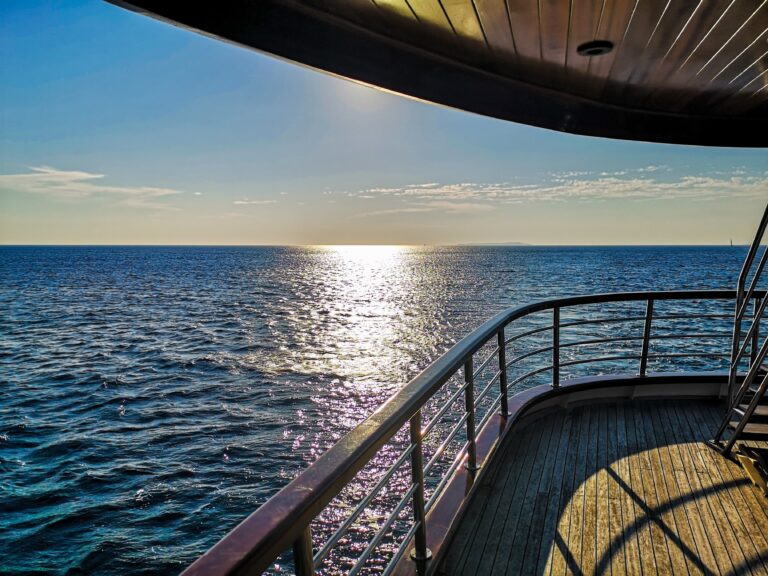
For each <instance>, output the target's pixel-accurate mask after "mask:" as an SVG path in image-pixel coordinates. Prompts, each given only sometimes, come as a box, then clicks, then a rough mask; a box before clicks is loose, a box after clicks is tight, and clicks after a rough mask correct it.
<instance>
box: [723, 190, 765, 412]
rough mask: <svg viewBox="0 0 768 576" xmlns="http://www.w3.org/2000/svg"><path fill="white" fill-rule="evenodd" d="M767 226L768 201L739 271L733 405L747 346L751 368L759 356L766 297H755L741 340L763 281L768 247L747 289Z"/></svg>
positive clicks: (731, 389)
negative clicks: (750, 304)
mask: <svg viewBox="0 0 768 576" xmlns="http://www.w3.org/2000/svg"><path fill="white" fill-rule="evenodd" d="M766 227H768V205H767V206H766V207H765V211H764V212H763V217H762V219H761V220H760V223H759V224H758V227H757V232H756V234H755V239H754V240H753V241H752V245H751V246H750V247H749V252H748V253H747V256H746V258H745V259H744V264H743V266H742V267H741V272H740V273H739V279H738V282H737V284H736V310H735V312H734V318H733V339H732V342H731V366H730V369H729V371H728V399H729V404H730V406H731V407H733V406H734V405H735V404H736V402H737V400H736V396H737V395H738V389H739V385H738V384H737V374H738V372H739V364H740V363H741V361H742V359H744V358H745V354H746V353H747V350H749V351H750V355H749V357H748V358H747V360H748V362H749V366H748V369H749V368H752V367H753V365H754V364H755V362H756V360H757V356H758V349H759V338H760V319H761V318H762V316H763V312H764V311H765V305H766V299H760V298H756V299H754V308H753V314H752V318H751V322H750V325H749V328H748V329H747V333H746V336H745V337H744V339H743V341H742V334H743V330H742V323H743V322H744V318H745V316H746V314H747V312H748V311H749V303H750V301H751V300H752V299H753V296H754V294H755V291H756V290H757V285H758V283H759V282H760V279H761V277H762V274H763V271H764V270H765V265H766V262H767V261H768V249H763V254H762V256H761V257H760V260H759V262H758V264H757V269H756V270H755V271H754V274H753V275H752V281H751V282H750V283H749V288H748V289H747V290H746V291H745V288H746V284H747V278H748V277H749V273H750V272H751V271H752V266H753V265H754V263H755V258H757V254H758V252H759V250H760V244H761V243H762V241H763V236H764V235H765V230H766Z"/></svg>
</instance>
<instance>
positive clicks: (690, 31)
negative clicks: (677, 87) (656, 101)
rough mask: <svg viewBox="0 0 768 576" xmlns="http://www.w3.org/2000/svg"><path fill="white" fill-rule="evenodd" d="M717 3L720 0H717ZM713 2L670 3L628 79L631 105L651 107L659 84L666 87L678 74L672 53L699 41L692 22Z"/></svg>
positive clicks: (627, 101)
mask: <svg viewBox="0 0 768 576" xmlns="http://www.w3.org/2000/svg"><path fill="white" fill-rule="evenodd" d="M714 2H715V3H716V2H717V0H714ZM712 4H713V1H711V0H710V1H708V0H697V1H694V2H682V3H673V2H669V3H668V4H667V5H666V6H665V8H664V11H663V12H662V14H661V15H660V17H659V20H658V21H657V23H656V26H655V27H654V29H653V31H652V32H651V36H650V37H649V38H648V40H647V41H646V44H645V48H644V57H643V58H642V59H640V60H638V61H637V62H636V64H635V69H634V70H633V71H632V73H631V74H630V75H629V77H628V78H627V86H626V89H625V91H624V97H623V99H622V101H623V102H625V103H627V104H628V105H630V106H639V107H642V106H648V102H649V99H650V98H651V96H652V94H653V92H654V91H655V89H656V87H657V86H666V84H667V79H668V78H669V77H670V75H673V74H674V69H675V63H674V60H672V59H671V58H670V57H669V56H670V55H671V54H672V53H673V52H675V51H678V53H679V51H680V50H681V49H682V50H683V51H684V50H685V49H686V46H688V45H690V44H695V42H696V41H695V37H696V29H695V28H694V27H693V26H691V24H692V23H693V22H694V20H695V19H696V17H697V15H699V16H701V15H704V16H705V17H706V14H707V9H708V8H709V9H710V10H709V11H710V12H711V5H712Z"/></svg>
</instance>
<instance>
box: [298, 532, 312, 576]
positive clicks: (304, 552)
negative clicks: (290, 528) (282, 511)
mask: <svg viewBox="0 0 768 576" xmlns="http://www.w3.org/2000/svg"><path fill="white" fill-rule="evenodd" d="M293 562H294V564H295V565H296V576H314V574H315V566H314V562H313V560H312V528H310V526H309V525H307V527H306V528H305V529H304V532H302V533H301V536H299V537H298V539H296V540H295V541H294V542H293Z"/></svg>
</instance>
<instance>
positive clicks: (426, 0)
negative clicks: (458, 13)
mask: <svg viewBox="0 0 768 576" xmlns="http://www.w3.org/2000/svg"><path fill="white" fill-rule="evenodd" d="M408 4H409V5H410V6H411V9H412V10H413V11H414V13H415V14H416V17H417V18H418V19H419V22H421V23H422V24H424V25H426V26H434V27H436V28H439V29H440V30H444V31H451V32H453V27H452V26H451V23H450V21H449V20H448V17H447V16H446V15H445V11H444V10H443V7H442V6H441V5H440V2H439V1H438V0H408Z"/></svg>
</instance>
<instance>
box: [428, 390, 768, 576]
mask: <svg viewBox="0 0 768 576" xmlns="http://www.w3.org/2000/svg"><path fill="white" fill-rule="evenodd" d="M724 409H725V407H724V405H721V404H720V403H718V402H717V401H713V400H712V401H710V400H645V401H638V400H635V401H621V402H610V403H601V404H591V405H583V406H581V407H577V408H574V409H571V410H568V411H565V410H559V411H557V412H555V413H551V414H550V415H547V416H545V417H544V418H543V419H540V420H537V421H535V422H533V423H532V424H530V425H528V426H527V427H526V428H525V429H524V430H522V431H521V432H519V433H514V432H513V433H512V434H511V435H510V436H508V437H507V439H506V440H507V441H506V442H505V445H503V446H502V447H500V451H499V453H498V455H497V457H496V458H495V459H494V461H493V463H492V464H491V465H492V466H493V468H492V469H489V470H488V471H487V474H486V475H485V477H484V480H483V481H482V482H483V483H482V485H481V486H478V487H477V492H476V493H475V496H474V498H473V499H472V500H471V501H470V502H469V504H468V508H467V510H466V514H465V516H464V518H463V521H462V522H461V523H460V524H459V526H458V528H457V531H456V533H455V534H454V536H453V539H452V542H450V544H449V545H448V547H447V549H448V552H447V553H446V556H445V557H444V560H443V562H442V566H441V569H440V570H439V572H442V573H445V574H505V573H506V574H521V573H525V574H565V573H569V574H641V573H642V574H750V573H751V574H768V498H766V497H764V496H763V495H762V493H761V491H760V490H758V489H757V488H756V487H755V486H754V485H752V483H751V482H750V480H749V479H748V478H747V476H746V474H745V473H744V471H743V470H742V468H741V467H740V466H739V465H737V464H735V463H734V462H732V461H730V460H728V459H726V458H724V457H723V456H721V455H719V454H718V453H717V452H715V451H714V450H712V449H711V448H709V447H708V446H707V445H706V444H705V442H706V441H707V440H708V439H710V438H711V437H712V434H713V432H714V430H716V429H717V427H718V425H719V424H720V422H721V421H722V417H723V412H724ZM763 446H765V443H763Z"/></svg>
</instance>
